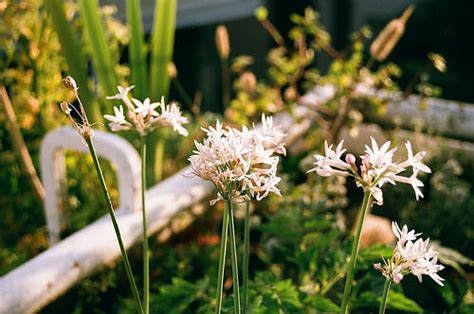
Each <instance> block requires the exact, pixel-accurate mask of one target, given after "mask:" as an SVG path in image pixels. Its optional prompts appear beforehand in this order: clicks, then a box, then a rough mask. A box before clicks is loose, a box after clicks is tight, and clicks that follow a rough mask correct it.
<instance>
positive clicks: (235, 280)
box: [227, 201, 240, 314]
mask: <svg viewBox="0 0 474 314" xmlns="http://www.w3.org/2000/svg"><path fill="white" fill-rule="evenodd" d="M227 215H229V229H230V230H229V240H230V243H229V244H230V257H231V263H232V286H233V290H234V313H235V314H240V291H239V267H238V263H237V245H236V244H235V226H234V212H233V209H232V201H229V205H228V206H227Z"/></svg>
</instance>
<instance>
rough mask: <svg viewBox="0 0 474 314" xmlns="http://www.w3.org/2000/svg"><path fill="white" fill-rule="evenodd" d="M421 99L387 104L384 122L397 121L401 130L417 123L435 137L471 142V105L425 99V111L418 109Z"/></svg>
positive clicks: (473, 118) (473, 125) (473, 130)
mask: <svg viewBox="0 0 474 314" xmlns="http://www.w3.org/2000/svg"><path fill="white" fill-rule="evenodd" d="M421 100H422V99H421V97H419V96H409V97H408V98H406V99H402V100H400V101H393V102H390V103H389V104H388V106H387V111H386V113H385V114H384V115H383V116H382V117H380V120H378V121H383V122H390V123H393V122H394V119H396V120H399V121H400V122H401V125H402V126H403V127H413V125H414V124H415V123H417V122H420V121H421V122H423V126H424V127H425V128H427V129H428V130H429V131H432V132H435V133H436V134H441V135H446V136H451V137H456V138H461V139H468V140H474V105H472V104H467V103H462V102H458V101H451V100H446V99H438V98H426V105H427V106H426V109H424V110H423V109H421V108H420V106H419V105H420V102H421Z"/></svg>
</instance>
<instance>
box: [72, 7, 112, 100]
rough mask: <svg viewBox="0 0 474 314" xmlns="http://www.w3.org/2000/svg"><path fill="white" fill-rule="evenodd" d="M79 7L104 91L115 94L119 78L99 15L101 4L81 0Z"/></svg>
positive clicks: (93, 62) (96, 70) (93, 61)
mask: <svg viewBox="0 0 474 314" xmlns="http://www.w3.org/2000/svg"><path fill="white" fill-rule="evenodd" d="M79 8H80V16H81V18H82V22H83V24H84V30H85V33H86V36H85V37H86V38H87V40H88V41H89V46H90V48H91V49H92V64H93V66H94V70H95V72H96V73H97V78H98V80H99V84H100V86H101V87H102V92H103V93H104V94H105V96H107V95H113V94H115V92H116V85H117V80H116V77H115V72H114V68H115V67H114V63H113V62H112V57H111V52H110V49H109V46H108V45H107V41H106V39H105V31H104V27H103V24H102V22H101V20H100V16H99V4H98V2H97V0H79Z"/></svg>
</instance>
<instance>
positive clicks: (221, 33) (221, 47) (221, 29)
mask: <svg viewBox="0 0 474 314" xmlns="http://www.w3.org/2000/svg"><path fill="white" fill-rule="evenodd" d="M216 47H217V53H218V54H219V57H221V59H227V58H229V54H230V44H229V34H228V33H227V28H226V27H225V26H224V25H219V26H218V27H217V28H216Z"/></svg>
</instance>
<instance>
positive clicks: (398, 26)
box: [370, 5, 415, 61]
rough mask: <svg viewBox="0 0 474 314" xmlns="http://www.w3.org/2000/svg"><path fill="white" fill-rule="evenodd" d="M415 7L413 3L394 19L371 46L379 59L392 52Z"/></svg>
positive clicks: (371, 51)
mask: <svg viewBox="0 0 474 314" xmlns="http://www.w3.org/2000/svg"><path fill="white" fill-rule="evenodd" d="M414 10H415V7H414V6H413V5H411V6H409V7H408V8H406V9H405V11H404V12H403V14H402V16H401V17H399V18H397V19H393V20H392V21H390V23H388V24H387V26H385V28H384V29H383V30H382V31H381V32H380V34H379V35H378V36H377V38H376V39H375V40H374V42H373V43H372V45H371V46H370V54H371V55H372V57H373V58H374V59H375V60H377V61H383V60H384V59H385V58H387V56H388V55H389V54H390V52H392V50H393V48H394V47H395V45H396V44H397V43H398V40H399V39H400V37H401V36H402V34H403V32H404V31H405V24H406V22H407V21H408V19H409V18H410V16H411V15H412V13H413V11H414Z"/></svg>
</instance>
